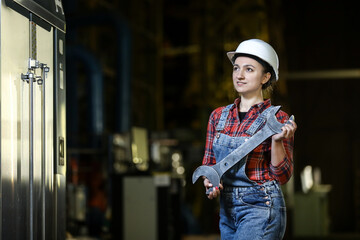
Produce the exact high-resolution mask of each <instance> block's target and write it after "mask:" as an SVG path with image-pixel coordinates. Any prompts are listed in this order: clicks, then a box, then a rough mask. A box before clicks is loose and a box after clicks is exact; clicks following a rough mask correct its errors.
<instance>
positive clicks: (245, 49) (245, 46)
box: [227, 39, 279, 80]
mask: <svg viewBox="0 0 360 240" xmlns="http://www.w3.org/2000/svg"><path fill="white" fill-rule="evenodd" d="M238 53H244V54H249V55H253V56H256V57H258V58H260V59H262V60H264V61H265V62H267V63H268V64H270V66H271V67H272V68H273V70H274V72H275V78H276V80H278V79H279V58H278V56H277V54H276V52H275V50H274V48H273V47H271V46H270V44H268V43H267V42H264V41H263V40H260V39H249V40H245V41H243V42H241V43H240V44H239V46H238V47H237V49H236V51H234V52H228V53H227V56H228V58H229V59H230V61H231V62H232V63H233V64H234V62H233V60H234V59H233V57H234V55H235V54H238Z"/></svg>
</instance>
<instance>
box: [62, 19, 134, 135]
mask: <svg viewBox="0 0 360 240" xmlns="http://www.w3.org/2000/svg"><path fill="white" fill-rule="evenodd" d="M67 24H68V26H69V28H68V32H69V33H74V32H75V31H76V29H77V28H80V27H85V26H91V25H92V26H95V25H100V26H101V25H109V26H113V27H114V29H115V33H116V41H117V43H118V44H117V46H118V47H117V49H116V56H117V62H116V66H115V69H116V71H117V74H116V75H117V77H118V79H119V81H117V84H116V89H117V94H116V97H117V98H118V99H117V100H116V102H117V105H116V109H115V114H116V117H115V122H116V123H117V125H116V126H115V131H116V132H120V133H122V132H128V131H130V126H131V32H130V29H129V26H128V24H127V22H126V21H125V20H123V19H121V18H119V16H118V15H116V14H110V13H106V14H96V15H88V16H80V17H72V18H69V19H68V20H67Z"/></svg>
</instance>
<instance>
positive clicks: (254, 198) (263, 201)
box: [240, 192, 271, 208]
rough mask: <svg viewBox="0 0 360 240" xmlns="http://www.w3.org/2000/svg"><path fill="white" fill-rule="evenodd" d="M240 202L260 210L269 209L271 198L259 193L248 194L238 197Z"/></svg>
mask: <svg viewBox="0 0 360 240" xmlns="http://www.w3.org/2000/svg"><path fill="white" fill-rule="evenodd" d="M240 201H241V202H243V203H244V204H246V205H250V206H254V207H260V208H269V207H271V198H270V196H269V195H267V194H265V193H263V192H259V193H249V194H245V195H242V196H240Z"/></svg>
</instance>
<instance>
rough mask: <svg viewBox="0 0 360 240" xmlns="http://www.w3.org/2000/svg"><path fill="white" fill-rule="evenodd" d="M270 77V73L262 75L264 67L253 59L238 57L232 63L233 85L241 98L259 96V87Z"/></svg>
mask: <svg viewBox="0 0 360 240" xmlns="http://www.w3.org/2000/svg"><path fill="white" fill-rule="evenodd" d="M270 76H271V74H270V73H264V67H263V66H262V65H261V64H260V63H259V62H258V61H256V60H255V59H252V58H249V57H244V56H240V57H237V58H236V60H235V62H234V66H233V75H232V77H233V84H234V88H235V90H236V91H237V92H238V93H239V94H241V95H242V96H246V95H248V96H253V95H256V96H257V95H258V94H260V95H261V91H262V90H261V87H262V85H263V84H265V83H266V82H267V81H269V79H270Z"/></svg>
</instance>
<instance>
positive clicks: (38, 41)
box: [0, 0, 66, 240]
mask: <svg viewBox="0 0 360 240" xmlns="http://www.w3.org/2000/svg"><path fill="white" fill-rule="evenodd" d="M0 17H1V21H0V37H1V38H0V39H1V40H0V117H1V122H0V135H1V138H0V151H1V153H0V239H4V240H6V239H21V240H23V239H31V240H32V239H65V216H66V213H65V212H66V211H65V202H66V199H65V183H66V181H65V177H66V176H65V173H66V136H65V132H66V131H65V127H66V126H65V119H66V116H65V17H64V12H63V9H62V4H61V0H55V1H40V0H38V1H31V0H27V1H25V0H14V1H11V0H7V1H4V0H2V1H1V6H0Z"/></svg>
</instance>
